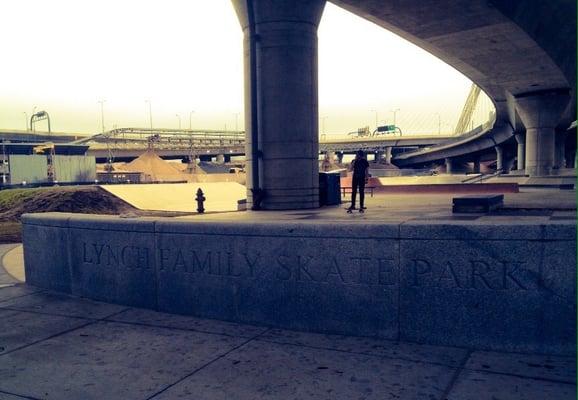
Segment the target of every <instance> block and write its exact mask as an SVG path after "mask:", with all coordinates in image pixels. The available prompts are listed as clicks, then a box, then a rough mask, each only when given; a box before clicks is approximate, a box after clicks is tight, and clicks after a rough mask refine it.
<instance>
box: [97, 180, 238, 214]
mask: <svg viewBox="0 0 578 400" xmlns="http://www.w3.org/2000/svg"><path fill="white" fill-rule="evenodd" d="M101 187H102V188H103V189H104V190H106V191H107V192H109V193H111V194H113V195H115V196H116V197H118V198H120V199H122V200H124V201H126V202H127V203H129V204H130V205H132V206H133V207H136V208H138V209H140V210H148V211H179V212H197V202H196V200H195V198H196V193H197V190H198V189H199V188H201V190H202V191H203V193H204V195H205V199H206V200H205V211H206V212H216V211H237V201H238V200H241V199H245V198H246V196H247V192H246V188H245V186H243V185H240V184H238V183H235V182H218V183H166V184H148V185H138V184H130V185H102V186H101Z"/></svg>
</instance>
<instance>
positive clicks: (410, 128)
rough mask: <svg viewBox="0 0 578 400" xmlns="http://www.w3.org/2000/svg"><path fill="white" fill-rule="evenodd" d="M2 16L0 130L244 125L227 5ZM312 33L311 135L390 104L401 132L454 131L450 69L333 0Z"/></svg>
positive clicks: (13, 10)
mask: <svg viewBox="0 0 578 400" xmlns="http://www.w3.org/2000/svg"><path fill="white" fill-rule="evenodd" d="M0 15H1V16H2V23H1V24H0V35H1V37H2V38H4V39H3V43H2V47H1V48H0V52H1V53H0V54H1V57H0V60H1V62H0V129H21V130H24V129H26V127H27V125H26V120H27V118H28V119H29V118H30V116H31V115H32V113H33V111H40V110H46V111H47V112H48V113H49V115H50V119H51V125H52V130H53V131H66V132H77V133H85V134H95V133H98V132H101V131H102V116H104V127H105V130H109V129H113V128H115V127H116V128H121V127H148V126H149V124H150V122H149V118H150V115H149V110H150V111H152V121H153V126H154V127H157V128H161V127H162V128H178V127H179V126H180V127H182V128H189V126H190V127H192V128H193V129H225V128H226V129H229V130H233V129H238V130H242V129H243V107H244V104H243V59H242V50H243V49H242V40H243V37H242V32H241V28H240V25H239V23H238V21H237V16H236V14H235V12H234V9H233V7H232V5H231V3H230V1H229V0H210V1H207V0H163V1H160V0H138V1H137V0H122V1H118V0H99V1H95V2H88V1H78V0H50V1H45V0H18V1H2V2H0ZM318 36H319V116H320V129H319V132H320V134H327V135H334V134H335V135H340V134H346V133H348V132H352V131H356V130H357V128H359V127H363V126H370V128H371V129H372V130H373V129H374V128H375V124H376V120H377V123H378V124H379V125H381V124H385V123H388V124H391V123H393V117H394V113H393V112H392V111H393V110H397V109H398V110H399V111H397V112H396V113H395V114H396V115H395V118H396V124H397V125H398V126H400V127H401V128H402V130H404V131H405V132H406V133H410V134H411V133H438V132H441V133H445V132H450V131H452V130H453V127H454V126H455V124H456V122H457V119H458V117H459V114H460V112H461V110H462V107H463V104H464V102H465V99H466V97H467V94H468V91H469V89H470V85H471V82H470V81H469V80H468V79H467V78H466V77H464V76H463V75H462V74H460V73H459V72H457V71H456V70H454V69H453V68H452V67H450V66H448V65H447V64H445V63H444V62H442V61H441V60H439V59H437V58H435V57H434V56H432V55H430V54H429V53H427V52H426V51H424V50H422V49H420V48H419V47H416V46H414V45H412V44H410V43H409V42H407V41H405V40H404V39H401V38H400V37H398V36H396V35H395V34H393V33H391V32H388V31H387V30H385V29H383V28H381V27H378V26H376V25H374V24H373V23H371V22H368V21H366V20H364V19H362V18H360V17H357V16H355V15H353V14H351V13H349V12H347V11H345V10H342V9H340V8H339V7H337V6H334V5H333V4H331V3H327V6H326V8H325V11H324V15H323V18H322V21H321V24H320V27H319V32H318ZM101 101H102V110H103V114H101V103H100V102H101ZM482 103H483V105H482V106H480V107H479V108H480V111H479V114H480V116H479V119H484V118H485V115H487V113H488V111H489V110H490V109H491V104H490V102H489V100H488V99H485V100H484V101H483V102H482ZM476 118H478V117H476ZM36 128H37V130H45V129H46V123H45V122H39V123H38V125H37V127H36Z"/></svg>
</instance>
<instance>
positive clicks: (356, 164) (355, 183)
mask: <svg viewBox="0 0 578 400" xmlns="http://www.w3.org/2000/svg"><path fill="white" fill-rule="evenodd" d="M349 170H350V171H353V178H352V179H351V206H350V207H349V208H348V209H347V211H348V212H351V211H352V210H355V198H356V197H357V190H358V189H359V212H363V210H364V209H365V207H364V202H365V181H366V180H367V179H368V178H369V173H368V172H369V163H368V162H367V159H366V158H365V153H364V152H363V150H358V151H357V153H356V154H355V159H354V160H353V161H352V162H351V165H350V167H349Z"/></svg>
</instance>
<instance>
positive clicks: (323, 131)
mask: <svg viewBox="0 0 578 400" xmlns="http://www.w3.org/2000/svg"><path fill="white" fill-rule="evenodd" d="M326 119H327V116H325V117H321V133H322V134H324V135H325V120H326Z"/></svg>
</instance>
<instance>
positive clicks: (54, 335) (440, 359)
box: [0, 245, 576, 400]
mask: <svg viewBox="0 0 578 400" xmlns="http://www.w3.org/2000/svg"><path fill="white" fill-rule="evenodd" d="M7 252H8V256H5V257H3V262H4V264H6V265H7V266H8V268H7V269H8V270H9V271H10V274H9V273H8V272H7V271H6V269H2V268H0V321H2V323H1V324H0V327H1V329H0V400H18V399H58V400H68V399H71V400H88V399H99V400H104V399H106V400H115V399H119V400H131V399H135V400H145V399H155V400H167V399H194V400H202V399H211V400H213V399H227V400H229V399H242V400H245V399H247V400H249V399H344V400H345V399H347V400H350V399H398V400H413V399H424V400H425V399H427V400H434V399H436V400H442V399H450V400H464V399H468V400H469V399H471V400H482V399H483V400H522V399H528V400H530V399H531V400H542V399H553V400H554V399H555V400H566V399H568V400H571V399H572V400H573V399H575V398H576V359H575V358H573V357H549V356H541V355H521V354H506V353H495V352H483V351H471V350H468V349H464V348H454V347H439V346H428V345H417V344H412V343H398V342H390V341H385V340H374V339H369V338H357V337H345V336H333V335H321V334H311V333H301V332H293V331H285V330H280V329H270V328H266V327H256V326H249V325H240V324H235V323H228V322H222V321H215V320H207V319H200V318H194V317H184V316H177V315H170V314H163V313H158V312H153V311H147V310H141V309H136V308H130V307H123V306H118V305H112V304H105V303H98V302H94V301H90V300H86V299H82V298H76V297H70V296H63V295H59V294H55V293H50V292H47V291H43V290H38V289H35V288H33V287H29V286H26V285H25V284H23V283H19V281H18V279H16V278H15V277H14V276H19V274H22V263H23V261H22V257H21V255H20V254H21V253H18V249H17V248H16V249H15V245H0V257H2V256H3V255H5V254H6V253H7Z"/></svg>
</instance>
